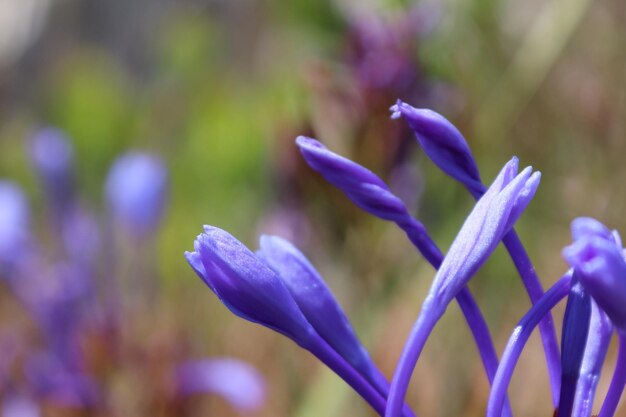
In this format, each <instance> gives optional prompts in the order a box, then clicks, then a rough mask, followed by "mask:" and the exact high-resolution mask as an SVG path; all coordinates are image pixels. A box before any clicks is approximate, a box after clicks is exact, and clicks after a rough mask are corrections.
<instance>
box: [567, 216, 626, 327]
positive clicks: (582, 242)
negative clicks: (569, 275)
mask: <svg viewBox="0 0 626 417" xmlns="http://www.w3.org/2000/svg"><path fill="white" fill-rule="evenodd" d="M582 222H583V220H580V219H579V220H577V221H575V222H574V224H575V225H576V227H575V228H574V226H573V227H572V228H573V231H574V235H575V241H574V243H572V244H571V245H570V246H568V247H566V248H565V249H564V250H563V257H564V258H565V259H566V260H567V262H568V263H569V264H570V265H571V266H572V267H573V268H574V269H575V270H576V271H577V275H578V277H579V279H580V281H581V283H582V284H583V286H584V287H585V289H586V290H587V291H588V292H589V294H590V295H591V296H592V297H593V299H594V300H595V301H596V303H598V306H599V307H600V308H601V309H602V310H604V311H605V312H606V314H607V315H608V316H609V318H610V319H611V320H612V321H613V323H614V324H615V325H616V326H617V327H618V328H620V329H624V328H625V327H626V262H625V261H624V256H623V253H622V250H621V248H619V247H618V246H617V245H616V242H615V240H614V238H613V234H612V233H611V232H610V231H609V230H608V229H601V228H597V227H594V228H593V229H591V228H590V227H587V229H586V230H591V231H590V232H587V233H582V232H581V230H582V227H580V224H581V223H582ZM586 224H587V225H588V226H589V225H593V223H592V222H591V221H587V222H586Z"/></svg>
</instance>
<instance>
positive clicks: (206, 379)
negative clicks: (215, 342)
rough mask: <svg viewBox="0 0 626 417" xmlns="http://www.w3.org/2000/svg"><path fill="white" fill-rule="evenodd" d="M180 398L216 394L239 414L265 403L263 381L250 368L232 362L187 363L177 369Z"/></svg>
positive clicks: (198, 361)
mask: <svg viewBox="0 0 626 417" xmlns="http://www.w3.org/2000/svg"><path fill="white" fill-rule="evenodd" d="M176 380H177V386H178V392H179V394H180V395H182V396H187V395H194V394H217V395H220V396H222V397H224V399H226V400H227V401H228V402H229V403H230V404H231V405H232V406H233V407H234V408H236V409H238V410H239V411H254V410H256V409H258V408H259V407H261V405H262V404H263V402H264V401H265V381H264V380H263V377H262V376H261V375H260V374H259V372H258V371H257V370H256V369H255V368H253V367H252V366H250V365H249V364H247V363H245V362H242V361H239V360H237V359H232V358H214V359H202V360H190V361H187V362H184V363H183V364H181V365H180V366H178V368H177V375H176Z"/></svg>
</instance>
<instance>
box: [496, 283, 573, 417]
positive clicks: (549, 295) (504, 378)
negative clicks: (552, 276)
mask: <svg viewBox="0 0 626 417" xmlns="http://www.w3.org/2000/svg"><path fill="white" fill-rule="evenodd" d="M570 282H571V274H569V273H568V274H566V275H565V276H563V277H561V279H560V280H558V281H557V282H556V284H554V285H553V286H552V288H550V289H549V290H548V291H547V292H546V293H545V294H544V295H543V297H541V299H539V300H538V301H537V303H535V305H533V307H532V308H531V309H530V310H529V311H528V312H527V313H526V314H525V315H524V317H523V318H522V319H521V320H520V322H519V323H518V325H517V327H515V330H514V331H513V334H512V335H511V337H510V339H509V342H508V343H507V345H506V348H505V350H504V353H503V355H502V361H501V362H500V366H498V371H497V372H496V377H495V379H494V382H493V386H492V389H491V394H490V395H489V403H488V405H487V417H500V415H501V413H502V406H503V404H504V399H505V397H506V392H507V388H508V386H509V382H510V381H511V377H512V375H513V371H514V370H515V365H516V364H517V360H518V359H519V357H520V355H521V353H522V350H523V349H524V346H525V345H526V342H527V341H528V338H529V337H530V335H531V333H532V331H533V330H534V328H535V327H536V326H537V324H538V323H539V322H540V321H541V319H542V318H543V317H544V316H545V315H546V314H548V312H549V311H550V310H551V309H552V308H553V307H554V306H555V305H556V304H557V303H558V302H559V301H561V300H562V299H563V298H564V297H565V296H566V295H567V294H568V292H569V287H570Z"/></svg>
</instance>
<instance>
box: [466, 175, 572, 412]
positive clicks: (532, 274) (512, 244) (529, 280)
mask: <svg viewBox="0 0 626 417" xmlns="http://www.w3.org/2000/svg"><path fill="white" fill-rule="evenodd" d="M466 188H467V190H468V191H469V193H470V194H471V195H472V196H473V197H474V199H475V200H479V199H480V198H481V197H482V196H483V194H484V193H485V191H486V188H485V186H484V185H483V187H482V190H480V189H479V190H475V189H473V188H470V187H467V186H466ZM502 243H503V244H504V247H506V250H507V251H508V252H509V256H510V257H511V260H512V261H513V264H514V265H515V269H517V272H518V273H519V275H520V278H521V279H522V283H523V284H524V287H525V288H526V292H527V293H528V297H529V298H530V301H531V303H532V304H535V303H537V301H538V300H539V299H540V298H541V297H542V296H543V287H542V286H541V281H539V277H538V276H537V272H536V271H535V267H534V266H533V263H532V262H531V260H530V257H529V256H528V253H527V252H526V249H525V248H524V245H523V244H522V242H521V240H520V239H519V236H518V235H517V232H515V229H511V231H510V232H508V233H507V234H506V235H505V236H504V238H502ZM539 332H540V334H541V342H542V343H543V350H544V354H545V357H546V362H547V366H548V376H549V378H550V387H551V388H552V403H553V404H554V407H555V408H556V407H557V406H558V402H559V393H560V391H561V355H560V353H559V343H558V340H557V337H556V328H555V327H554V320H553V319H552V314H551V313H548V314H547V315H546V316H545V317H544V318H543V319H542V320H541V322H540V323H539Z"/></svg>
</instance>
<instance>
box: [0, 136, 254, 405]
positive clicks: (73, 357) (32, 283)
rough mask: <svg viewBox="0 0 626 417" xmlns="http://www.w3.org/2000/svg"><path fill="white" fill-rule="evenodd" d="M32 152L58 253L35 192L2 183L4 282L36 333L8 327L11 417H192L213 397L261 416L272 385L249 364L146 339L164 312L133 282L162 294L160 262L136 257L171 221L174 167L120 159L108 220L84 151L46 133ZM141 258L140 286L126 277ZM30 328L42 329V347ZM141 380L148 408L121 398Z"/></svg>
mask: <svg viewBox="0 0 626 417" xmlns="http://www.w3.org/2000/svg"><path fill="white" fill-rule="evenodd" d="M28 150H29V153H30V159H31V162H32V165H33V168H34V170H35V172H36V174H37V176H38V177H39V179H40V182H41V184H42V186H43V187H42V188H43V194H44V197H45V201H46V205H47V208H48V213H47V214H48V219H49V223H50V233H51V235H52V236H51V239H50V240H51V242H52V243H53V244H52V245H50V246H48V245H46V244H45V240H44V239H42V238H41V236H42V234H44V233H42V232H41V231H40V230H37V229H36V228H35V227H34V226H33V223H34V222H33V221H32V219H31V214H32V212H31V209H30V205H29V202H28V199H27V196H26V193H25V192H24V191H23V190H22V189H21V188H20V187H19V186H18V185H17V184H15V183H13V182H11V181H8V180H0V278H1V281H0V283H1V284H2V291H3V292H6V293H8V295H9V297H8V298H12V299H13V300H14V301H15V302H16V303H15V304H17V305H19V310H22V313H24V315H25V316H26V317H27V321H28V322H30V323H31V325H30V326H16V325H11V326H5V325H2V326H1V327H0V350H1V351H2V355H1V356H2V358H1V359H0V404H1V406H0V407H1V408H0V409H1V410H2V411H1V413H2V415H3V416H4V417H38V416H45V415H58V416H65V415H85V416H86V415H89V416H122V415H129V413H130V414H132V415H164V416H165V415H175V416H186V415H191V414H192V413H193V412H195V411H194V410H193V408H194V406H193V405H194V403H195V402H194V401H195V400H194V398H197V397H199V396H205V395H206V394H212V395H218V396H220V397H222V398H223V399H225V400H226V402H227V403H228V404H230V406H231V407H232V408H234V409H236V410H239V411H240V412H241V413H248V412H251V411H254V410H256V409H258V408H259V407H260V406H261V405H262V403H263V402H264V396H265V387H264V381H263V378H262V377H261V375H260V373H259V372H258V371H257V370H256V369H255V368H253V367H252V366H250V365H249V364H247V363H245V362H243V361H240V360H237V359H234V358H227V357H215V358H211V357H198V356H196V355H194V354H192V352H191V351H190V349H189V348H188V345H189V343H190V341H189V340H188V337H187V336H186V335H185V334H184V332H183V331H182V329H180V328H179V327H180V326H178V325H172V326H169V327H171V329H168V328H167V327H168V326H164V325H160V326H159V328H158V329H157V330H158V331H154V332H152V333H151V336H149V337H147V338H146V339H145V340H143V337H141V336H140V332H139V329H140V328H141V327H142V326H144V325H145V324H144V323H143V321H144V320H145V316H146V311H154V310H158V308H159V306H158V305H157V302H156V300H155V299H154V297H153V298H152V299H148V298H149V297H147V296H146V294H143V293H142V291H137V288H138V285H137V284H138V283H137V282H128V281H129V280H128V279H127V278H130V279H131V280H133V281H141V282H140V284H141V287H142V289H145V288H146V287H147V286H151V287H155V285H156V284H155V283H154V281H155V279H154V274H153V271H151V270H148V269H146V268H145V265H146V264H148V263H150V262H151V259H149V258H146V257H145V256H143V257H142V256H141V252H139V251H138V250H135V251H134V252H133V249H135V248H140V247H145V246H147V245H149V244H150V243H151V242H152V241H154V234H155V232H156V231H157V230H158V228H159V224H160V223H161V219H162V217H163V214H164V212H165V209H166V206H167V195H168V192H167V191H168V170H167V167H166V165H165V162H164V161H163V160H162V159H161V158H160V157H158V156H156V155H152V154H149V153H145V152H130V153H127V154H124V155H122V156H120V157H119V158H118V159H117V160H116V161H115V162H114V163H113V165H112V167H111V169H110V172H109V175H108V178H107V180H106V184H105V187H104V188H105V190H104V194H105V201H106V210H103V212H102V216H98V215H97V213H96V212H95V211H93V210H91V209H89V208H87V207H86V206H85V204H84V203H83V202H82V201H81V199H80V198H79V190H77V187H76V177H75V174H74V154H73V148H72V146H71V142H70V141H69V139H68V138H67V137H65V135H64V134H63V133H62V132H60V131H58V130H55V129H49V128H48V129H43V130H40V131H38V132H37V133H36V134H35V135H34V137H32V139H31V140H30V141H29V148H28ZM129 244H130V247H129ZM129 251H130V252H131V253H130V255H131V257H132V262H133V269H134V273H133V276H131V277H129V276H128V275H124V274H123V273H121V267H122V258H123V255H124V252H129ZM150 282H152V285H150ZM150 295H154V294H150ZM4 299H5V300H6V299H7V298H4ZM142 317H143V318H142ZM155 319H156V320H158V317H154V316H153V314H152V313H151V317H150V320H151V321H154V320H155ZM22 327H31V328H34V329H35V330H34V333H35V334H36V336H35V340H32V339H33V337H31V336H30V333H31V332H29V331H28V330H27V329H24V328H22ZM150 327H151V328H154V327H155V325H154V323H151V326H150ZM136 378H139V379H140V380H142V381H143V382H142V387H137V388H134V389H133V390H132V396H134V397H135V398H134V399H133V400H134V401H138V400H139V399H140V401H141V404H142V405H141V406H132V404H131V405H129V404H127V403H129V401H128V399H126V398H125V397H122V398H120V394H119V393H118V394H116V390H117V391H119V389H117V388H115V387H116V385H119V384H128V382H124V381H126V380H130V381H132V380H133V379H136ZM131 383H132V382H131ZM128 397H130V396H128ZM129 407H132V408H129ZM131 410H132V411H131Z"/></svg>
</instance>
